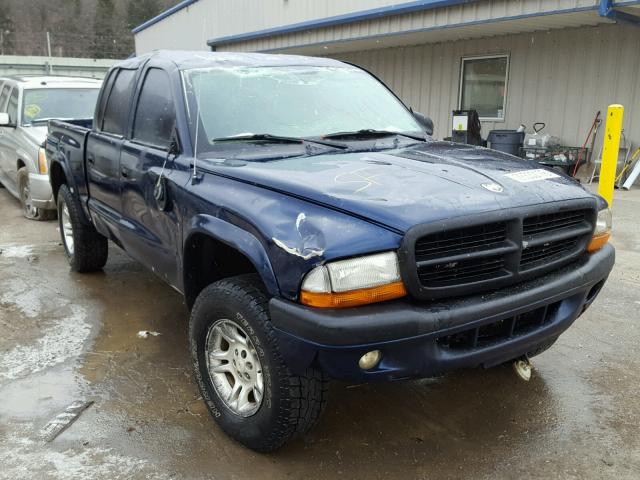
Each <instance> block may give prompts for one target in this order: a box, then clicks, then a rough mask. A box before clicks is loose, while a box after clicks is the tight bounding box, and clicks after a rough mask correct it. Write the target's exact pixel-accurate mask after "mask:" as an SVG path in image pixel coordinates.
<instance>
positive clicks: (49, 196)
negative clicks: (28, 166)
mask: <svg viewBox="0 0 640 480" xmlns="http://www.w3.org/2000/svg"><path fill="white" fill-rule="evenodd" d="M29 191H30V192H31V201H32V202H33V206H34V207H37V208H42V209H44V210H54V209H55V208H56V204H55V202H54V201H53V192H52V190H51V183H49V175H41V174H39V173H30V174H29Z"/></svg>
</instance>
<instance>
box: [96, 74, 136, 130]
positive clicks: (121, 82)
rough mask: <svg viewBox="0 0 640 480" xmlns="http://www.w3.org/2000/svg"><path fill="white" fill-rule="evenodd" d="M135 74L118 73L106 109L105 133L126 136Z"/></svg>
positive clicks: (103, 125) (103, 122)
mask: <svg viewBox="0 0 640 480" xmlns="http://www.w3.org/2000/svg"><path fill="white" fill-rule="evenodd" d="M135 74H136V71H135V70H120V72H118V76H117V77H116V80H115V82H114V83H113V88H112V89H111V93H109V98H108V99H107V104H106V106H105V108H104V117H103V121H102V130H103V131H105V132H109V133H114V134H116V135H123V134H124V130H125V127H126V125H127V114H128V113H129V105H130V104H131V92H132V90H133V79H134V77H135Z"/></svg>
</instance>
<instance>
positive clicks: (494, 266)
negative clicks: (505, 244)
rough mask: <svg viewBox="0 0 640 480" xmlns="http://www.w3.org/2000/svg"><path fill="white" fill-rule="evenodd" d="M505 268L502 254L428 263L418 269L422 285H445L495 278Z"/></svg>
mask: <svg viewBox="0 0 640 480" xmlns="http://www.w3.org/2000/svg"><path fill="white" fill-rule="evenodd" d="M503 269H504V258H503V257H502V255H496V256H493V257H484V258H477V259H471V260H458V261H453V262H444V263H436V264H431V265H427V266H424V267H420V268H419V269H418V277H419V278H420V283H422V285H428V286H431V287H443V286H446V285H451V284H456V283H466V282H470V281H478V280H483V279H487V278H495V277H496V276H499V275H500V272H502V271H503Z"/></svg>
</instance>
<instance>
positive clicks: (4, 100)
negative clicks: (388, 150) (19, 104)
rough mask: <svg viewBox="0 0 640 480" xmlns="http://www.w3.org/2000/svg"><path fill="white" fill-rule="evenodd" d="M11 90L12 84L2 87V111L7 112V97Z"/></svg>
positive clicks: (0, 101)
mask: <svg viewBox="0 0 640 480" xmlns="http://www.w3.org/2000/svg"><path fill="white" fill-rule="evenodd" d="M10 91H11V85H9V84H7V85H5V86H4V87H3V88H2V93H0V112H6V111H7V109H6V108H5V107H6V105H7V98H9V92H10Z"/></svg>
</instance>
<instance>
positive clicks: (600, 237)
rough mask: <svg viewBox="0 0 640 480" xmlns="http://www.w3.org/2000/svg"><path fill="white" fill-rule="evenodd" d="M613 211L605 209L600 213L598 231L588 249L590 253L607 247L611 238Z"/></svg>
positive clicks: (594, 233) (595, 232)
mask: <svg viewBox="0 0 640 480" xmlns="http://www.w3.org/2000/svg"><path fill="white" fill-rule="evenodd" d="M611 223H612V218H611V209H609V208H605V209H603V210H600V211H599V212H598V219H597V220H596V229H595V230H594V232H593V237H592V238H591V242H590V243H589V246H588V247H587V251H588V252H589V253H593V252H596V251H598V250H600V249H601V248H602V247H604V246H605V245H606V243H607V242H608V241H609V238H610V237H611Z"/></svg>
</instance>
